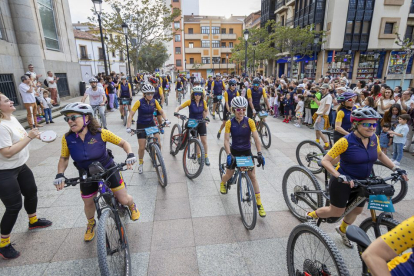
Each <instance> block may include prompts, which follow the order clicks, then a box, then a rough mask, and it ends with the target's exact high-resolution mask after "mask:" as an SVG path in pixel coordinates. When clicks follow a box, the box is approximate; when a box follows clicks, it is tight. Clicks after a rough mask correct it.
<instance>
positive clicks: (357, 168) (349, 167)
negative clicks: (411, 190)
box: [308, 107, 407, 248]
mask: <svg viewBox="0 0 414 276" xmlns="http://www.w3.org/2000/svg"><path fill="white" fill-rule="evenodd" d="M379 118H381V115H380V114H379V113H378V112H376V111H375V110H374V109H373V108H370V107H369V108H358V109H355V110H354V111H352V113H351V122H352V129H353V131H352V132H351V133H350V134H348V135H346V136H344V137H342V138H340V139H339V140H338V142H336V143H335V144H334V145H333V147H332V149H331V150H330V151H329V152H328V153H327V154H326V155H325V157H324V158H323V159H322V165H323V166H324V167H325V169H326V170H327V171H328V172H329V173H330V174H331V175H332V177H331V179H330V182H329V195H330V200H331V204H330V206H327V207H322V208H319V209H317V210H316V211H313V212H310V213H308V218H309V219H318V218H329V217H340V216H342V214H343V213H344V211H345V208H346V204H347V202H348V201H349V200H352V198H350V196H351V192H352V189H353V187H354V182H353V181H352V179H366V178H368V177H369V176H370V174H371V172H372V167H373V164H374V162H375V161H376V160H377V159H378V160H380V161H381V162H382V163H383V164H384V165H385V166H387V167H388V168H390V169H391V170H393V171H397V172H398V173H399V174H401V175H402V176H403V178H404V179H405V180H407V175H406V172H405V171H404V170H401V169H400V168H398V167H397V166H395V165H394V163H392V161H391V160H390V159H389V158H388V156H387V155H385V154H384V153H383V152H382V151H381V147H380V143H379V139H378V137H377V136H376V135H375V128H376V126H377V119H379ZM338 157H339V158H340V165H339V166H338V167H337V169H335V167H334V166H333V165H332V164H335V163H337V161H338ZM364 204H365V202H363V203H361V204H360V205H359V206H358V207H357V208H355V209H354V210H352V212H350V213H349V214H348V215H346V216H345V217H344V219H343V220H342V223H341V225H339V226H337V227H336V228H335V229H336V231H337V232H338V234H340V235H341V237H342V241H343V243H344V244H345V245H346V246H347V247H350V248H352V247H353V245H352V244H351V242H350V241H349V240H348V238H347V237H346V234H345V233H346V228H347V227H348V225H351V224H352V223H353V222H354V221H355V219H356V218H357V216H358V215H359V214H361V213H362V211H363V207H364Z"/></svg>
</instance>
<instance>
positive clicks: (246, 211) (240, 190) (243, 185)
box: [237, 173, 257, 230]
mask: <svg viewBox="0 0 414 276" xmlns="http://www.w3.org/2000/svg"><path fill="white" fill-rule="evenodd" d="M237 201H238V203H239V211H240V215H241V217H242V222H243V225H244V227H246V229H248V230H253V229H254V227H255V226H256V220H257V204H256V196H255V193H254V188H253V184H252V181H251V180H250V177H249V176H248V175H247V173H241V174H240V175H239V179H238V183H237Z"/></svg>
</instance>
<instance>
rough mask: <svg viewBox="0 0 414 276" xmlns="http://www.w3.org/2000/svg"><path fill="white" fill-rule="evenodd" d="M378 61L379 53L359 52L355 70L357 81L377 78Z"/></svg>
mask: <svg viewBox="0 0 414 276" xmlns="http://www.w3.org/2000/svg"><path fill="white" fill-rule="evenodd" d="M379 61H380V53H379V52H374V51H371V52H361V55H360V56H359V64H358V69H357V77H356V78H357V80H367V79H368V78H377V76H378V67H379Z"/></svg>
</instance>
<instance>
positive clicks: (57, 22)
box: [0, 0, 81, 108]
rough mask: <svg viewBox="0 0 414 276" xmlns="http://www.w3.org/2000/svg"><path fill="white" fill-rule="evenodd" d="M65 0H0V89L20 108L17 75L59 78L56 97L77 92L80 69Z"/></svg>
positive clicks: (67, 5)
mask: <svg viewBox="0 0 414 276" xmlns="http://www.w3.org/2000/svg"><path fill="white" fill-rule="evenodd" d="M70 18H71V16H70V10H69V3H68V0H55V1H52V0H19V1H8V0H0V92H2V93H5V94H6V95H7V96H8V97H9V98H10V99H12V100H13V101H15V104H16V106H19V108H22V106H23V104H22V101H21V97H20V94H19V93H18V85H19V84H20V77H21V76H22V75H23V74H24V73H25V72H27V71H28V65H29V64H33V66H34V68H35V72H36V73H37V74H39V75H42V77H41V78H40V81H41V82H43V80H44V78H45V77H46V72H47V71H49V70H50V71H52V72H54V73H55V75H56V76H57V77H59V78H60V80H59V82H58V92H59V96H60V98H63V97H73V96H76V95H79V81H81V71H80V66H79V62H78V57H77V53H76V46H75V39H74V35H73V31H72V22H71V19H70Z"/></svg>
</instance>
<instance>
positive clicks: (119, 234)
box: [97, 208, 131, 276]
mask: <svg viewBox="0 0 414 276" xmlns="http://www.w3.org/2000/svg"><path fill="white" fill-rule="evenodd" d="M117 220H118V222H117ZM97 247H98V263H99V270H100V271H101V275H105V276H111V275H125V276H129V275H131V255H130V251H129V244H128V239H127V235H126V231H125V228H124V225H123V224H122V222H121V220H120V219H119V217H118V216H117V215H116V214H115V213H114V212H113V211H112V210H111V209H109V208H107V209H105V210H104V211H103V213H102V215H101V217H100V218H99V224H98V230H97Z"/></svg>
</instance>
